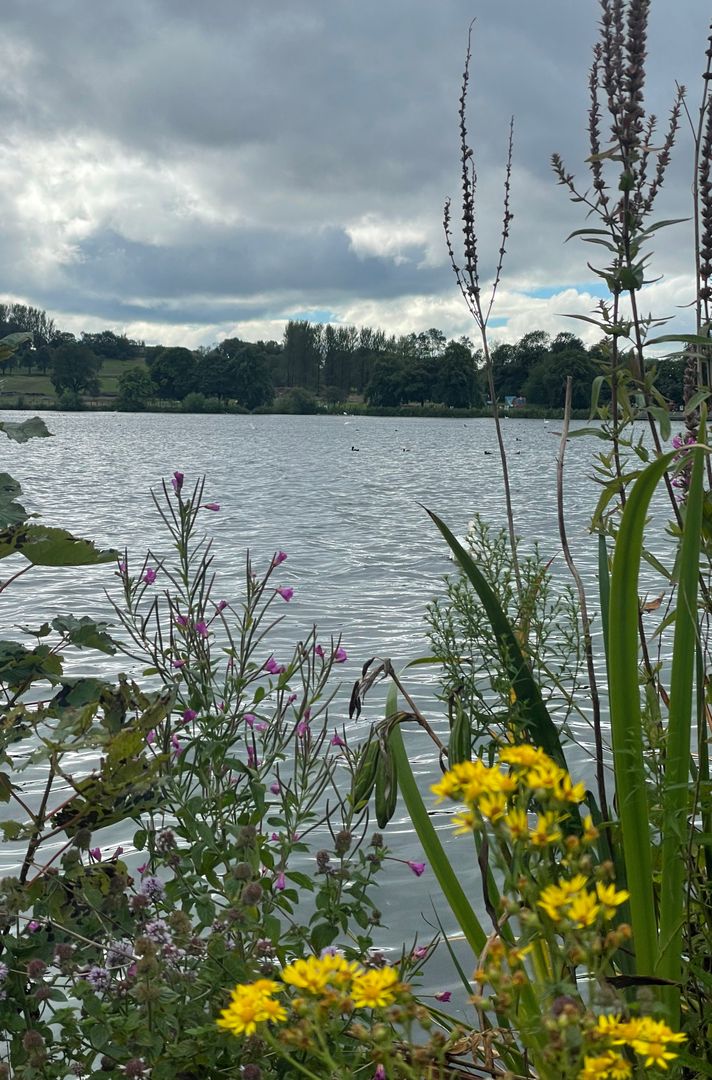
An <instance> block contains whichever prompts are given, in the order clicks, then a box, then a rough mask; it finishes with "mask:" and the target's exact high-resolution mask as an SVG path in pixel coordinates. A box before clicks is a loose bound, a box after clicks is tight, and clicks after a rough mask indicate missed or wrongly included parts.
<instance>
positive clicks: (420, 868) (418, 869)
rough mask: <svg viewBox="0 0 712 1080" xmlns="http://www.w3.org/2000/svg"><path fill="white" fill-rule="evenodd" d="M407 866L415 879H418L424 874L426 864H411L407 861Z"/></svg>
mask: <svg viewBox="0 0 712 1080" xmlns="http://www.w3.org/2000/svg"><path fill="white" fill-rule="evenodd" d="M407 865H408V866H409V867H410V868H411V870H412V871H413V873H414V874H415V876H416V877H420V875H421V874H423V873H425V867H426V865H427V864H426V863H424V862H412V861H411V860H410V859H409V860H408V863H407Z"/></svg>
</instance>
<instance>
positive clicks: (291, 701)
mask: <svg viewBox="0 0 712 1080" xmlns="http://www.w3.org/2000/svg"><path fill="white" fill-rule="evenodd" d="M296 700H297V695H296V694H290V695H289V697H288V698H287V705H293V704H294V702H295V701H296Z"/></svg>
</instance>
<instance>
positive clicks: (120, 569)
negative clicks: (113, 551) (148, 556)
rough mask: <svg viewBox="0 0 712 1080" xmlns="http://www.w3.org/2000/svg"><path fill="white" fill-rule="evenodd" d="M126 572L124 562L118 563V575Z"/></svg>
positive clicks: (126, 568)
mask: <svg viewBox="0 0 712 1080" xmlns="http://www.w3.org/2000/svg"><path fill="white" fill-rule="evenodd" d="M127 570H128V567H127V565H126V563H125V562H120V563H119V573H120V574H125V573H126V571H127Z"/></svg>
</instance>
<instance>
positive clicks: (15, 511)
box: [0, 472, 28, 559]
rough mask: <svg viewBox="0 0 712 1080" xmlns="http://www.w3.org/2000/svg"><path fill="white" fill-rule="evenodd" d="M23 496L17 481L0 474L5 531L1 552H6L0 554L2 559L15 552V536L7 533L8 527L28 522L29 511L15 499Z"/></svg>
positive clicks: (1, 517)
mask: <svg viewBox="0 0 712 1080" xmlns="http://www.w3.org/2000/svg"><path fill="white" fill-rule="evenodd" d="M21 494H22V488H21V487H20V485H19V484H18V482H17V480H15V478H14V477H13V476H10V474H9V473H6V472H4V473H0V528H2V529H3V530H5V531H3V532H2V533H0V552H4V554H0V558H3V559H4V558H5V554H7V555H10V554H11V553H12V552H13V551H14V550H15V543H14V535H13V534H12V533H8V532H7V528H8V526H10V525H19V524H20V523H21V522H23V521H26V520H27V516H28V515H27V511H26V510H25V508H24V506H23V505H22V503H19V502H17V501H16V498H15V496H17V495H21ZM8 545H9V547H8ZM6 548H8V550H7V551H5V549H6Z"/></svg>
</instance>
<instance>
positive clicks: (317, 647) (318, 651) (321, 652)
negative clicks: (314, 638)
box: [314, 645, 324, 660]
mask: <svg viewBox="0 0 712 1080" xmlns="http://www.w3.org/2000/svg"><path fill="white" fill-rule="evenodd" d="M314 652H315V653H316V655H317V656H318V657H319V659H320V660H323V659H324V650H323V648H322V647H321V645H315V646H314Z"/></svg>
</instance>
